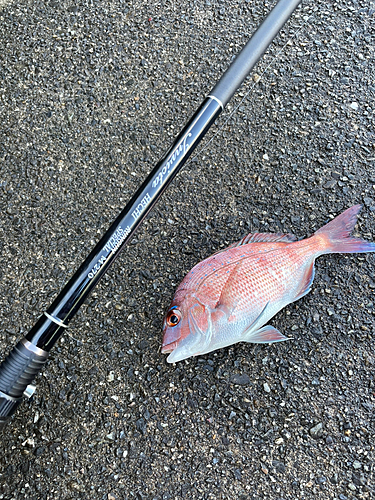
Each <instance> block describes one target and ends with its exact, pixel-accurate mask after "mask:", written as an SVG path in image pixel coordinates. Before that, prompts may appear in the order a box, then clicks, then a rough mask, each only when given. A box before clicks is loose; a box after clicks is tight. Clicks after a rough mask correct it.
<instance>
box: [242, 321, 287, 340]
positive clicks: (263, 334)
mask: <svg viewBox="0 0 375 500" xmlns="http://www.w3.org/2000/svg"><path fill="white" fill-rule="evenodd" d="M242 340H243V341H245V342H251V343H252V344H273V343H274V342H284V341H285V340H291V339H290V338H288V337H285V335H283V334H282V333H281V332H279V330H277V329H276V328H275V327H273V326H271V325H266V326H263V328H260V329H259V330H256V331H255V332H252V333H249V334H248V336H247V337H245V338H244V339H242Z"/></svg>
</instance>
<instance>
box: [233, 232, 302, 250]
mask: <svg viewBox="0 0 375 500" xmlns="http://www.w3.org/2000/svg"><path fill="white" fill-rule="evenodd" d="M296 240H297V238H296V237H295V236H294V235H293V234H290V233H288V234H284V233H250V234H248V235H247V236H245V237H244V238H242V240H240V241H237V242H236V243H233V244H232V245H231V246H230V247H228V248H235V247H240V246H242V245H248V244H249V243H266V242H267V243H269V242H278V243H292V242H293V241H296Z"/></svg>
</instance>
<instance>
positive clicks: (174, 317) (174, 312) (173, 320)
mask: <svg viewBox="0 0 375 500" xmlns="http://www.w3.org/2000/svg"><path fill="white" fill-rule="evenodd" d="M166 321H167V325H168V326H171V327H173V326H176V325H178V324H179V322H180V321H181V313H180V311H179V310H178V309H171V310H170V311H169V312H168V314H167V319H166Z"/></svg>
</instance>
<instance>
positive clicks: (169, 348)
mask: <svg viewBox="0 0 375 500" xmlns="http://www.w3.org/2000/svg"><path fill="white" fill-rule="evenodd" d="M176 347H177V342H171V343H170V344H167V345H163V346H162V348H161V353H162V354H170V353H171V352H173V351H174V350H175V349H176Z"/></svg>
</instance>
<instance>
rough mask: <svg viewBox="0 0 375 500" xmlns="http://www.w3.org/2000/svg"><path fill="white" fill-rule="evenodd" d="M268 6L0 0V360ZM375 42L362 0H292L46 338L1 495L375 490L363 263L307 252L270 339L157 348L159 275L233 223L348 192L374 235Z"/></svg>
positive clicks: (191, 258) (370, 340)
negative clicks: (263, 49)
mask: <svg viewBox="0 0 375 500" xmlns="http://www.w3.org/2000/svg"><path fill="white" fill-rule="evenodd" d="M273 3H274V2H269V1H260V0H251V1H239V0H233V1H231V2H229V1H227V0H205V1H203V0H197V1H194V2H179V1H175V2H171V1H170V2H141V1H139V0H129V1H126V0H106V1H102V0H95V1H93V0H91V1H89V0H82V1H74V0H69V1H67V0H59V1H55V0H53V1H47V0H46V1H41V0H28V1H27V0H20V1H19V2H17V3H15V2H11V1H7V2H4V1H0V6H1V7H0V40H1V41H0V316H1V324H2V329H1V332H0V342H1V344H0V345H1V349H0V355H1V357H2V356H3V355H5V353H6V352H7V351H8V349H9V348H10V347H11V346H12V345H14V344H15V343H16V342H17V340H18V339H19V338H21V337H22V336H24V335H25V333H26V332H27V330H28V329H29V328H30V327H31V326H32V325H33V323H34V322H35V321H36V319H37V318H38V317H39V316H40V314H41V313H42V311H43V310H45V309H46V308H47V307H48V305H49V304H50V302H51V300H52V298H53V297H54V296H55V295H56V293H57V292H58V291H59V290H60V289H61V287H62V285H63V284H64V283H65V281H66V280H67V278H68V277H69V276H70V275H71V274H72V272H73V271H74V269H76V268H77V266H78V265H79V264H80V262H81V261H82V260H83V259H84V257H85V256H86V255H87V254H88V252H89V251H90V249H91V248H92V247H93V245H94V244H95V242H96V241H98V239H99V237H100V235H101V234H102V233H103V232H104V231H105V230H106V228H107V227H108V226H109V224H110V222H111V221H112V220H113V219H114V218H115V217H116V216H117V214H118V213H119V211H120V209H121V208H122V207H123V206H124V205H125V204H126V202H127V200H128V199H129V197H130V196H131V195H132V193H133V192H134V191H135V189H136V188H137V187H138V186H139V184H140V183H141V181H142V180H143V179H144V178H145V176H146V175H147V173H148V172H149V171H150V170H151V168H152V166H153V165H154V164H155V163H156V161H157V160H158V159H159V158H160V157H161V156H162V153H163V152H164V150H165V149H166V147H167V146H168V145H169V144H171V142H172V139H173V137H174V136H175V135H176V134H177V132H178V131H179V130H180V129H181V128H182V126H183V124H184V123H185V122H186V121H187V119H188V117H189V116H190V115H191V114H192V113H193V111H194V110H195V109H196V108H197V107H198V105H199V104H200V102H201V101H202V99H203V97H204V96H205V95H206V94H207V93H208V92H209V91H210V89H211V88H212V86H213V85H214V83H215V82H216V81H217V79H218V78H219V77H220V75H221V74H222V72H223V70H224V69H225V68H226V67H227V65H228V63H229V61H230V60H231V58H232V57H233V56H234V55H235V54H236V53H237V52H238V51H239V49H240V48H241V47H242V46H243V44H244V43H245V42H246V41H247V39H248V37H249V34H251V33H252V32H253V30H254V29H255V28H256V26H257V25H258V24H259V22H260V21H261V19H262V18H263V17H264V16H265V14H266V13H267V12H268V11H269V9H270V7H271V6H272V5H273ZM308 16H310V17H308ZM306 19H308V20H307V21H306ZM296 33H297V34H296ZM294 34H296V36H295V37H294V38H293V39H292V42H291V43H290V44H287V45H286V46H285V48H284V50H283V51H282V53H281V54H279V55H278V56H277V54H278V53H279V51H280V49H281V47H283V46H284V45H285V43H286V42H287V40H288V39H289V38H290V37H292V36H293V35H294ZM374 45H375V3H374V2H373V1H365V0H358V1H356V0H337V1H329V0H328V1H327V0H315V1H312V0H305V1H303V5H302V7H301V8H299V9H298V11H296V13H295V14H294V15H293V17H292V18H291V20H290V22H289V23H288V25H287V26H286V28H285V29H284V30H283V32H282V33H281V35H280V36H279V37H278V38H277V40H276V41H275V43H274V44H273V45H272V47H271V48H270V50H269V51H268V53H267V55H266V56H265V58H264V59H263V60H262V62H261V63H260V64H259V65H258V66H257V68H256V74H255V75H253V77H252V78H249V79H248V80H247V82H246V83H245V85H244V86H243V87H242V89H241V91H240V92H239V93H237V94H236V96H235V98H234V99H233V100H232V101H231V103H230V105H229V106H228V108H227V110H226V112H225V113H224V114H223V116H222V117H221V118H220V119H219V120H218V123H217V125H216V126H214V127H213V130H212V131H211V133H210V137H211V138H212V140H211V142H208V140H207V141H206V142H205V144H206V147H205V149H204V150H203V151H202V152H201V153H200V154H199V155H198V157H197V158H196V159H195V160H193V161H192V162H191V163H190V164H189V165H188V166H186V167H185V169H184V171H183V172H182V173H181V174H180V175H179V176H178V177H177V178H176V179H175V181H174V182H173V185H172V186H171V187H170V189H169V190H168V192H167V194H166V195H164V197H163V198H162V199H161V200H160V202H159V203H158V205H157V207H156V209H155V210H154V211H153V212H152V214H151V216H150V217H149V218H148V220H147V221H146V222H145V224H144V225H143V226H142V229H141V230H140V231H139V232H138V233H137V235H136V237H135V239H134V240H133V241H132V244H131V245H130V246H129V247H128V248H127V249H126V250H125V251H124V252H123V254H122V256H121V257H120V258H119V259H118V261H117V262H116V264H115V265H114V266H113V267H112V269H111V270H110V271H109V273H108V275H107V276H106V277H104V279H103V280H102V282H101V284H100V285H99V286H98V287H97V289H96V290H95V292H94V293H93V294H92V295H91V297H90V298H89V300H88V301H87V303H86V304H85V305H84V306H83V307H82V309H81V311H80V312H79V314H78V315H77V317H76V318H75V320H74V321H73V322H72V323H71V325H72V328H71V329H70V335H69V336H68V335H67V336H66V337H65V338H63V339H62V340H61V341H60V342H59V344H58V346H56V348H55V349H54V350H53V352H52V353H51V358H50V360H49V362H48V364H47V366H46V368H45V370H44V372H43V375H42V376H40V377H39V378H38V380H37V385H38V388H37V391H36V393H35V395H34V396H33V398H32V399H31V400H30V401H29V402H27V403H25V404H24V405H23V406H22V408H21V409H20V411H19V412H18V413H17V415H16V417H15V418H14V419H13V421H12V423H11V424H10V425H9V427H8V428H7V430H6V433H5V434H4V436H3V438H2V442H1V448H2V449H1V476H0V499H6V500H13V499H14V500H15V499H26V498H27V499H28V500H37V499H38V500H39V499H43V500H44V499H60V498H61V499H81V498H82V499H93V500H96V499H98V500H99V499H102V500H114V499H117V500H119V499H133V498H134V499H137V500H138V499H139V500H143V499H152V500H153V499H155V500H157V499H158V500H167V499H180V498H192V499H240V500H245V499H260V498H261V499H270V500H293V499H296V498H301V499H310V498H311V499H312V498H314V499H324V500H326V499H335V500H349V499H370V498H374V497H375V475H374V446H375V445H374V438H375V422H374V410H375V389H374V369H375V347H374V314H375V309H374V290H375V275H374V263H375V256H374V255H362V256H358V255H353V256H352V255H345V256H342V255H331V256H327V257H322V258H320V259H319V260H318V262H317V269H316V278H315V283H314V286H313V289H312V292H311V293H310V294H309V295H308V296H306V297H304V298H303V299H302V300H300V301H298V302H297V303H295V304H292V305H290V306H289V307H287V308H286V309H285V310H283V311H282V312H281V313H279V314H278V315H277V316H276V317H275V318H274V320H273V321H272V324H273V325H275V326H276V327H277V328H279V329H280V331H282V332H283V333H285V334H286V335H288V336H289V335H290V336H292V337H293V340H292V341H290V342H286V343H283V344H280V345H272V346H252V345H247V344H243V345H242V344H237V345H235V346H233V347H231V348H227V349H222V350H220V351H218V352H214V353H210V354H208V355H205V356H202V357H200V358H199V357H198V358H195V359H189V360H187V361H184V362H181V363H178V364H176V365H169V364H167V363H166V361H165V358H166V357H165V356H163V355H161V354H160V343H161V322H162V317H163V314H164V311H165V309H166V308H167V307H168V305H169V302H170V300H171V298H172V296H173V294H174V290H175V289H176V287H177V285H178V283H179V282H180V281H181V279H182V278H183V277H184V275H185V274H186V272H187V271H188V270H189V269H190V268H191V267H192V266H193V265H194V264H196V263H197V262H198V261H200V260H201V259H203V258H204V257H207V256H208V255H210V254H211V253H212V252H213V251H216V250H218V249H219V248H222V247H224V246H226V245H228V244H229V243H232V242H233V241H236V240H238V239H239V238H240V237H242V236H243V235H244V234H246V233H247V232H250V231H258V230H259V231H262V232H266V231H270V232H276V231H282V232H292V233H294V234H296V236H297V237H299V238H302V237H305V236H307V235H309V234H311V233H312V232H313V231H314V230H316V229H318V228H319V227H321V226H322V225H323V224H324V223H325V222H327V221H328V220H329V219H330V218H332V217H333V216H335V215H337V214H338V213H339V212H341V211H343V210H344V209H345V208H347V207H349V206H351V205H353V204H356V203H362V204H363V205H364V209H363V211H362V213H361V215H360V219H359V224H358V226H357V231H358V234H360V235H361V236H362V237H363V238H366V239H368V240H372V241H375V168H374V166H375V148H374V143H375V141H374V125H375V124H374V112H375V103H374V97H375V75H374V62H375V61H374V58H375V50H374ZM276 56H277V59H276V60H275V57H276ZM265 70H266V72H265V73H264V74H263V72H264V71H265ZM257 75H262V78H261V79H260V81H258V82H257V83H256V81H257V80H259V78H258V77H257ZM243 97H245V98H244V100H243V101H242V99H243ZM236 108H237V109H236ZM235 109H236V111H235V113H234V114H232V112H233V111H234V110H235ZM208 139H209V138H208Z"/></svg>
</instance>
